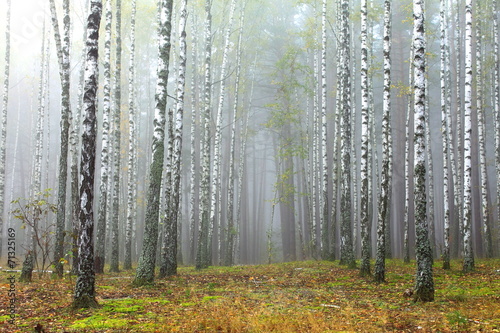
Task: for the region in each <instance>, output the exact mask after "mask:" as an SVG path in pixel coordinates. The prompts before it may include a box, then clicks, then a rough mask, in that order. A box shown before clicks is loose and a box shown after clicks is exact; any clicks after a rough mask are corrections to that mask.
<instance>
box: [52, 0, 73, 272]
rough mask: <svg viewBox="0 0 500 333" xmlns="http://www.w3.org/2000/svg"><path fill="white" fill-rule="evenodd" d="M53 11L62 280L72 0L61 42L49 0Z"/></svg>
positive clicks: (57, 252) (58, 245)
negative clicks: (58, 98) (57, 76)
mask: <svg viewBox="0 0 500 333" xmlns="http://www.w3.org/2000/svg"><path fill="white" fill-rule="evenodd" d="M50 10H51V16H52V26H53V29H54V39H55V41H56V49H57V58H58V60H59V74H60V77H61V88H62V91H61V152H60V155H59V178H58V191H57V217H56V235H55V238H56V240H55V246H54V263H55V271H56V274H57V275H58V276H59V277H62V273H63V272H62V264H60V263H59V261H60V259H61V258H62V257H63V256H64V220H65V215H66V188H67V184H66V181H67V178H68V168H67V166H68V141H69V140H68V139H69V127H70V123H69V117H70V114H71V106H70V58H69V56H70V50H69V48H70V24H71V20H70V5H69V0H64V1H63V10H64V19H63V22H64V29H63V30H64V37H63V41H62V43H61V37H60V34H59V25H58V20H57V14H56V9H55V4H54V1H53V0H51V1H50Z"/></svg>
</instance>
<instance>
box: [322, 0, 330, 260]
mask: <svg viewBox="0 0 500 333" xmlns="http://www.w3.org/2000/svg"><path fill="white" fill-rule="evenodd" d="M326 2H327V1H326V0H323V5H322V10H321V151H322V166H323V172H322V178H321V179H322V183H323V184H322V190H323V192H322V194H321V195H322V196H323V200H322V201H321V202H322V204H323V207H321V210H322V214H321V216H322V217H321V220H322V223H321V235H322V238H321V244H322V247H321V248H322V251H323V257H325V258H326V257H327V253H328V251H327V249H328V225H329V224H330V223H329V222H330V221H329V220H330V219H329V215H328V176H329V174H328V149H327V148H328V147H327V118H326V111H327V109H326V107H327V101H326V94H327V83H326V45H327V44H326V43H327V38H326Z"/></svg>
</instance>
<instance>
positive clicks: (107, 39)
mask: <svg viewBox="0 0 500 333" xmlns="http://www.w3.org/2000/svg"><path fill="white" fill-rule="evenodd" d="M112 15H113V14H112V10H111V1H106V7H105V16H106V25H105V36H104V66H103V67H104V73H103V74H104V75H103V76H104V85H103V111H102V139H101V177H100V178H101V183H100V185H99V192H100V194H101V195H100V196H99V208H98V217H97V230H96V249H95V271H96V273H97V274H102V273H104V261H105V253H106V221H107V219H106V217H107V214H108V207H109V205H108V192H109V189H110V186H109V171H110V168H109V163H110V161H109V157H110V152H109V148H110V144H109V127H110V126H109V125H110V124H109V118H110V115H111V23H112Z"/></svg>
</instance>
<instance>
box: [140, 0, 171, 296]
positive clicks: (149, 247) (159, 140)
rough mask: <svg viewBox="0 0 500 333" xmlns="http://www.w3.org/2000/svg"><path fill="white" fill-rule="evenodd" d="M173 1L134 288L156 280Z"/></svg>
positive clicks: (166, 3) (163, 44)
mask: <svg viewBox="0 0 500 333" xmlns="http://www.w3.org/2000/svg"><path fill="white" fill-rule="evenodd" d="M172 3H173V1H172V0H162V1H161V6H160V10H161V12H160V13H161V15H160V28H159V43H158V44H159V45H158V48H159V61H158V69H157V75H158V77H157V88H156V95H155V104H156V106H155V116H154V120H153V125H154V133H153V143H152V161H151V166H150V171H149V172H150V174H149V187H148V194H147V207H146V220H145V230H144V241H143V246H142V251H141V256H140V257H139V264H138V267H137V271H136V275H135V280H134V282H133V283H134V285H136V286H141V285H145V284H151V283H153V280H154V272H155V263H156V247H157V244H158V219H159V210H160V189H161V182H162V180H161V179H162V170H163V159H164V158H163V156H164V143H163V141H164V139H165V109H166V106H167V84H168V64H169V59H170V57H169V54H170V32H171V29H172V25H171V18H172Z"/></svg>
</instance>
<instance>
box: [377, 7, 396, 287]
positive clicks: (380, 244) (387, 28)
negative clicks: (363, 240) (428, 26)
mask: <svg viewBox="0 0 500 333" xmlns="http://www.w3.org/2000/svg"><path fill="white" fill-rule="evenodd" d="M391 23H392V22H391V1H390V0H385V1H384V101H383V118H382V137H383V141H382V151H383V156H382V176H381V182H380V194H379V198H378V206H379V209H378V226H377V257H376V262H375V275H374V277H375V281H376V282H383V281H385V257H386V244H385V242H386V230H385V228H386V222H387V215H388V213H389V210H390V207H389V194H390V189H389V186H390V184H391V181H390V177H391V154H390V153H391V152H390V148H391V147H390V145H391V144H390V140H391V134H390V132H391Z"/></svg>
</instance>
